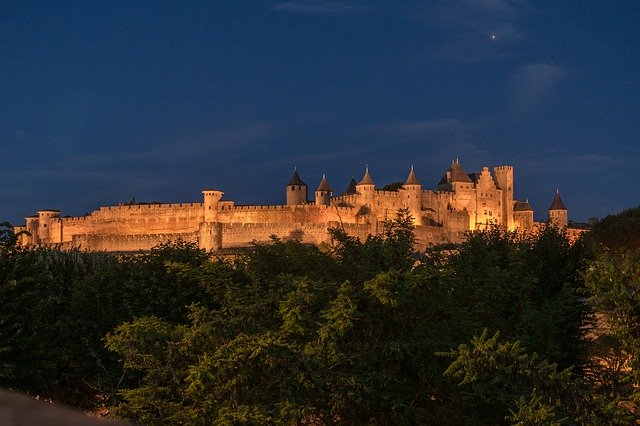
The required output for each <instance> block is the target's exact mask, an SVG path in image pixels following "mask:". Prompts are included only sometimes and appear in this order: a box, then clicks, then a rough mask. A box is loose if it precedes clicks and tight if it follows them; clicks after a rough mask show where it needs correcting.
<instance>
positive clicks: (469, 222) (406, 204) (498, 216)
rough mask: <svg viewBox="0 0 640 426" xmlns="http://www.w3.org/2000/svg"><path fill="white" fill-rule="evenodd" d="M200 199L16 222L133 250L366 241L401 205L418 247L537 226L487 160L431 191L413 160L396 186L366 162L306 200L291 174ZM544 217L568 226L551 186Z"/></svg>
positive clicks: (39, 241) (33, 240) (36, 239)
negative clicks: (275, 184) (263, 195)
mask: <svg viewBox="0 0 640 426" xmlns="http://www.w3.org/2000/svg"><path fill="white" fill-rule="evenodd" d="M202 194H203V200H202V202H201V203H172V204H136V203H130V204H121V205H118V206H109V207H100V209H99V210H96V211H93V212H91V213H90V214H88V215H86V216H82V217H61V216H60V212H59V211H58V210H41V211H39V212H38V214H37V215H34V216H28V217H27V218H26V225H25V226H18V227H16V228H15V231H16V233H17V232H19V231H27V232H28V234H26V233H23V234H22V235H21V236H20V244H22V245H52V246H58V247H60V248H63V249H69V248H81V249H84V250H104V251H108V252H132V251H139V250H149V249H151V247H153V246H155V245H158V244H160V243H163V242H167V241H172V240H177V239H182V240H185V241H192V242H196V243H197V244H198V245H199V247H201V248H203V249H206V250H219V249H221V248H232V247H244V246H248V245H250V244H251V243H252V242H253V241H259V242H263V241H269V240H270V238H271V236H272V235H275V236H276V237H279V238H281V239H284V240H286V239H296V240H300V241H302V242H305V243H312V244H320V243H322V242H328V243H329V242H330V235H329V232H328V229H329V228H332V227H340V228H342V229H344V230H345V231H346V232H347V233H349V234H350V235H353V236H356V237H359V238H360V239H362V240H364V239H365V238H366V237H367V236H368V235H376V234H378V233H380V232H381V231H382V229H383V224H384V221H386V220H390V219H394V218H395V217H396V213H397V212H398V210H399V209H408V210H409V212H410V214H411V216H412V217H413V221H414V224H415V235H416V241H417V246H418V248H419V249H424V248H426V247H428V246H430V245H434V244H439V243H445V242H459V241H462V240H463V239H464V238H465V234H466V232H467V231H473V230H478V229H483V228H486V227H489V226H499V227H500V228H501V229H503V230H519V231H523V232H531V231H532V230H533V229H534V228H535V226H536V224H534V221H533V209H532V208H531V206H529V203H528V202H526V201H524V202H523V201H517V200H514V198H513V167H512V166H497V167H495V168H494V169H493V173H492V172H491V171H490V170H489V168H487V167H484V168H483V169H482V171H480V172H478V173H471V174H467V173H466V172H465V171H464V169H463V168H462V166H461V165H460V164H459V162H458V161H457V160H456V161H454V162H453V163H452V164H451V166H450V167H449V169H448V170H447V171H446V173H445V174H444V176H443V177H442V179H441V180H440V182H439V183H438V185H437V189H436V190H430V189H423V188H422V185H421V184H420V181H419V180H418V178H417V176H416V173H415V172H414V170H413V167H411V170H410V171H409V175H408V176H407V179H406V181H405V182H404V183H403V184H402V185H399V188H398V189H397V190H392V191H385V190H379V189H376V187H375V184H374V181H373V179H372V177H371V175H370V174H369V170H368V168H366V170H365V173H364V176H363V177H362V179H361V180H360V181H359V182H356V181H355V180H354V179H351V182H350V184H349V186H348V188H347V190H346V191H345V192H344V193H341V194H340V195H334V193H333V190H332V189H331V186H330V185H329V182H328V181H327V179H326V178H325V177H324V176H323V177H322V180H321V181H320V184H319V185H318V187H317V189H316V190H315V198H314V200H312V201H309V193H308V186H307V184H306V183H304V182H303V181H302V180H301V179H300V176H299V175H298V172H297V171H294V172H293V176H292V177H291V180H290V181H289V183H288V184H287V185H286V204H285V205H273V206H259V205H236V204H235V203H234V202H233V201H227V200H222V196H223V194H224V193H223V192H222V191H218V190H214V189H207V190H204V191H202ZM549 220H550V221H551V222H552V223H555V224H556V225H558V226H559V227H566V226H567V225H568V217H567V209H566V208H565V206H564V204H563V202H562V199H561V198H560V195H559V194H557V193H556V195H555V197H554V199H553V201H552V203H551V207H550V208H549Z"/></svg>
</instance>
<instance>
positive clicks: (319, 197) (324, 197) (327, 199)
mask: <svg viewBox="0 0 640 426" xmlns="http://www.w3.org/2000/svg"><path fill="white" fill-rule="evenodd" d="M332 193H333V191H332V190H331V187H330V186H329V182H327V178H326V176H325V175H324V174H323V175H322V180H321V181H320V185H318V189H316V206H328V205H330V204H331V195H332Z"/></svg>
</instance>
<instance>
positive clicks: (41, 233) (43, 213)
mask: <svg viewBox="0 0 640 426" xmlns="http://www.w3.org/2000/svg"><path fill="white" fill-rule="evenodd" d="M59 217H60V211H59V210H49V209H47V210H40V211H38V238H39V240H40V241H39V244H47V243H51V242H52V241H51V240H52V235H51V230H50V228H51V223H52V222H53V220H54V219H57V218H59ZM54 241H55V240H54Z"/></svg>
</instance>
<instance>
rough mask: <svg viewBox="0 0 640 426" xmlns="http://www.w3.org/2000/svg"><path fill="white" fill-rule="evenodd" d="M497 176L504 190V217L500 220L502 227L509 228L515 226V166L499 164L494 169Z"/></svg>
mask: <svg viewBox="0 0 640 426" xmlns="http://www.w3.org/2000/svg"><path fill="white" fill-rule="evenodd" d="M493 172H494V174H495V176H496V182H497V184H498V186H499V187H500V189H501V190H502V199H501V200H500V202H501V207H502V209H501V210H502V211H501V213H502V218H501V221H500V227H501V228H502V229H504V230H505V231H507V230H509V231H510V230H512V229H513V228H514V224H513V206H514V203H513V167H512V166H497V167H495V168H494V169H493Z"/></svg>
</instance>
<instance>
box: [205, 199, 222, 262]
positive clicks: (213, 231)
mask: <svg viewBox="0 0 640 426" xmlns="http://www.w3.org/2000/svg"><path fill="white" fill-rule="evenodd" d="M223 194H224V192H222V191H217V190H215V189H205V190H204V191H202V195H203V197H204V199H203V203H202V208H203V210H204V212H203V213H204V214H203V221H202V222H201V223H200V230H199V237H200V248H201V249H204V250H207V251H208V250H219V249H220V248H222V224H221V223H220V222H219V221H218V204H219V202H220V199H221V198H222V195H223Z"/></svg>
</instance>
